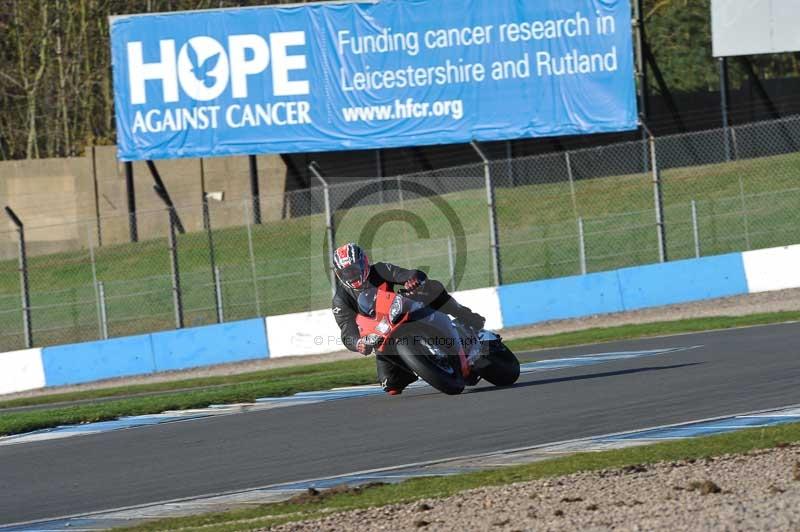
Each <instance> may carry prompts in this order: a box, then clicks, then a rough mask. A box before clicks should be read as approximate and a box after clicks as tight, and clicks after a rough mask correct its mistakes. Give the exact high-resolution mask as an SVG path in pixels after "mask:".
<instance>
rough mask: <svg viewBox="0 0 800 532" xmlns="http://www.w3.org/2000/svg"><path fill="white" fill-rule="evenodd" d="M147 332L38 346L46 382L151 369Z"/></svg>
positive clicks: (52, 383)
mask: <svg viewBox="0 0 800 532" xmlns="http://www.w3.org/2000/svg"><path fill="white" fill-rule="evenodd" d="M150 337H151V335H149V334H143V335H139V336H127V337H124V338H112V339H110V340H100V341H97V342H86V343H81V344H68V345H59V346H53V347H45V348H44V349H42V362H43V364H44V377H45V383H46V385H47V386H61V385H63V384H78V383H81V382H91V381H97V380H102V379H111V378H114V377H125V376H128V375H142V374H145V373H152V372H153V371H155V364H154V363H153V347H152V343H151V340H150Z"/></svg>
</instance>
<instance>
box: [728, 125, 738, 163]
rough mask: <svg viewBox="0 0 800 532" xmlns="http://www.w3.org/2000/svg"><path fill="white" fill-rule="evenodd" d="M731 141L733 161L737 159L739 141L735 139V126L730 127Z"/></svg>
mask: <svg viewBox="0 0 800 532" xmlns="http://www.w3.org/2000/svg"><path fill="white" fill-rule="evenodd" d="M730 132H731V142H732V143H733V159H734V160H735V161H738V160H739V141H738V140H737V139H736V128H735V127H731V128H730Z"/></svg>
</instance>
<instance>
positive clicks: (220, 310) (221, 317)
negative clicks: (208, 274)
mask: <svg viewBox="0 0 800 532" xmlns="http://www.w3.org/2000/svg"><path fill="white" fill-rule="evenodd" d="M214 293H215V294H216V296H217V300H216V305H217V320H218V321H219V323H225V306H224V305H223V302H222V274H221V273H220V271H219V266H214Z"/></svg>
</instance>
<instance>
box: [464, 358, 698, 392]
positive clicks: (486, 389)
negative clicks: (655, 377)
mask: <svg viewBox="0 0 800 532" xmlns="http://www.w3.org/2000/svg"><path fill="white" fill-rule="evenodd" d="M701 364H705V362H688V363H686V364H673V365H671V366H652V367H648V368H635V369H622V370H619V371H605V372H603V373H590V374H588V375H571V376H569V377H556V378H553V379H541V380H536V381H525V382H517V383H516V384H512V385H511V386H485V387H482V388H473V389H471V390H469V391H468V392H467V393H482V392H491V391H495V390H509V389H513V388H526V387H528V386H542V385H544V384H556V383H559V382H570V381H582V380H586V379H602V378H605V377H616V376H619V375H632V374H634V373H645V372H649V371H662V370H667V369H678V368H686V367H689V366H699V365H701ZM563 369H574V368H563Z"/></svg>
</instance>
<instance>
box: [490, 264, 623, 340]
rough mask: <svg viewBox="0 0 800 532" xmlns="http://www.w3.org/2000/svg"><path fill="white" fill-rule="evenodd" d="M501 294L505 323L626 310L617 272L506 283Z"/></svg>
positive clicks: (500, 291) (507, 325) (510, 324)
mask: <svg viewBox="0 0 800 532" xmlns="http://www.w3.org/2000/svg"><path fill="white" fill-rule="evenodd" d="M497 294H498V296H499V298H500V309H501V312H502V314H503V326H504V327H517V326H519V325H530V324H532V323H538V322H542V321H549V320H561V319H567V318H577V317H580V316H587V315H591V314H605V313H609V312H619V311H621V310H622V298H621V295H620V290H619V280H618V278H617V272H601V273H591V274H589V275H579V276H574V277H564V278H561V279H549V280H546V281H533V282H530V283H520V284H511V285H504V286H501V287H499V288H498V289H497ZM478 311H479V312H480V309H478Z"/></svg>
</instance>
